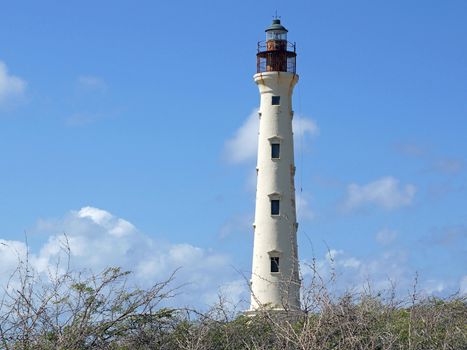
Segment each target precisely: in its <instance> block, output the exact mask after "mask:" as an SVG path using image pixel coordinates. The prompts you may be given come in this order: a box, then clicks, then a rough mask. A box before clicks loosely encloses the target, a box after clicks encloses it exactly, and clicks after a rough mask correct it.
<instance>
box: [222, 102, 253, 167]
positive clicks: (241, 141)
mask: <svg viewBox="0 0 467 350" xmlns="http://www.w3.org/2000/svg"><path fill="white" fill-rule="evenodd" d="M258 130H259V118H258V109H257V108H255V109H254V110H253V111H252V112H251V113H250V115H249V116H248V118H247V119H246V120H245V122H244V123H243V124H242V126H241V127H240V128H239V129H237V131H236V132H235V134H234V136H233V137H232V138H231V139H229V140H227V142H226V143H225V153H226V156H227V157H228V161H229V162H231V163H242V162H245V161H250V160H252V159H255V158H256V152H257V148H258Z"/></svg>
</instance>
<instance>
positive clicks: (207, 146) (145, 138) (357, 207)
mask: <svg viewBox="0 0 467 350" xmlns="http://www.w3.org/2000/svg"><path fill="white" fill-rule="evenodd" d="M276 9H277V11H278V14H279V15H280V16H281V18H282V21H283V23H284V25H285V26H286V27H287V28H288V29H289V40H292V41H295V42H296V43H297V50H298V58H297V71H298V73H299V75H300V82H299V84H298V86H297V88H296V90H295V93H294V109H295V112H296V115H297V118H296V122H297V124H296V129H295V135H296V140H295V141H296V145H297V150H296V165H297V179H296V181H297V185H298V186H297V190H298V192H299V193H298V195H299V200H298V202H299V205H300V206H301V207H300V210H299V222H300V228H299V231H300V234H299V246H300V256H301V258H302V259H303V260H304V261H305V262H306V261H308V262H309V261H311V259H312V257H313V256H315V257H316V258H317V259H318V260H319V261H320V262H321V263H322V266H323V271H322V273H323V274H326V273H328V270H326V269H328V267H327V266H328V265H329V260H330V257H331V256H332V257H334V259H332V260H333V261H334V264H336V265H337V266H338V267H339V269H340V270H339V271H340V274H341V279H342V286H346V287H347V286H356V285H359V284H360V283H361V282H362V281H363V280H366V279H370V280H372V281H374V283H375V284H376V285H380V286H383V287H384V286H385V285H386V284H385V281H386V282H387V281H388V280H389V279H391V280H396V282H397V283H398V285H399V286H400V290H401V291H402V292H403V291H406V290H407V289H408V288H409V286H410V285H411V281H412V280H413V278H414V275H415V273H416V272H418V274H419V276H420V277H419V281H420V284H421V288H423V289H425V290H426V291H427V292H429V293H435V294H436V293H440V294H443V293H444V294H447V293H451V292H452V291H456V290H463V291H464V292H465V291H466V290H467V271H466V266H467V259H466V256H467V255H466V253H467V252H466V249H467V248H466V246H467V242H466V240H467V210H466V208H467V199H466V198H467V196H466V195H467V185H466V183H467V175H466V171H467V169H466V161H467V138H466V136H465V135H466V134H467V121H466V118H467V46H466V45H465V38H466V37H467V15H466V14H467V3H466V2H465V1H461V0H451V1H434V0H428V1H421V0H419V1H402V0H394V1H369V0H368V1H363V0H356V1H351V2H350V1H344V0H341V1H288V2H279V1H267V2H266V1H254V2H250V1H235V2H233V1H232V2H226V1H225V2H221V1H198V2H188V1H186V2H183V1H179V2H152V1H141V2H138V3H137V4H135V2H130V1H100V2H95V1H80V2H79V3H78V2H76V3H74V4H70V3H67V4H64V3H63V2H59V1H41V2H33V1H29V2H28V1H21V2H19V1H18V2H8V3H5V4H3V5H2V11H1V12H0V62H1V63H0V215H1V217H0V239H2V240H3V241H2V242H4V243H6V244H7V245H6V246H2V248H1V249H2V250H1V251H0V272H2V273H3V274H5V273H6V272H7V271H9V270H8V269H10V268H11V267H12V266H13V265H14V262H15V259H14V257H13V255H12V254H13V253H12V252H11V251H12V249H10V250H8V249H9V248H8V247H10V248H11V247H17V249H16V250H17V251H21V249H22V247H23V246H22V245H21V244H22V243H20V242H22V241H23V240H24V233H25V232H26V233H27V235H28V240H29V243H30V245H31V251H32V253H33V255H34V258H35V259H36V261H37V264H38V266H39V267H40V266H42V268H43V267H44V266H46V265H47V263H48V262H50V261H52V260H53V258H54V257H56V252H55V250H54V247H55V246H54V244H55V243H56V242H57V241H56V240H57V237H58V236H59V235H60V234H62V233H63V232H66V233H67V234H68V235H69V236H70V237H72V238H74V239H75V240H74V242H75V244H76V247H75V249H76V251H77V252H81V253H79V254H78V253H76V254H75V255H76V256H75V257H74V258H73V259H74V261H75V262H76V265H77V266H78V267H89V268H93V269H96V270H99V269H100V268H103V266H105V264H108V263H112V264H121V265H124V266H125V267H127V268H130V269H132V270H136V271H139V272H140V276H143V275H145V276H146V278H145V279H146V280H151V279H154V280H155V279H157V278H162V276H164V274H166V273H168V272H169V271H170V270H171V269H173V268H176V267H179V266H182V272H180V273H179V276H180V277H179V280H182V281H183V280H187V279H188V280H190V282H191V285H192V287H190V288H191V289H190V291H189V293H188V292H187V294H189V295H187V296H186V298H185V299H184V300H183V302H185V303H190V302H192V300H193V298H195V297H193V296H194V295H199V296H200V298H201V299H200V300H203V302H205V303H209V302H210V301H211V300H212V298H213V297H212V296H213V295H215V293H216V290H217V289H218V288H219V287H220V288H226V289H228V291H229V293H231V294H232V295H233V297H239V296H240V295H245V294H244V290H243V289H242V288H243V287H242V282H243V280H242V277H241V274H239V271H240V272H242V273H244V274H245V275H248V274H249V269H250V258H251V249H252V227H251V223H252V221H253V214H254V177H252V176H253V174H254V168H255V155H254V147H255V127H256V124H255V120H254V117H251V115H252V114H254V111H255V108H257V107H258V103H259V97H258V92H257V88H256V86H255V84H254V82H253V80H252V76H253V74H254V73H255V64H256V62H255V53H256V51H255V50H256V43H257V41H258V40H263V38H264V29H265V28H266V27H267V26H268V25H269V24H270V22H271V19H272V16H273V15H274V13H275V11H276ZM252 150H253V152H252ZM54 242H55V243H54ZM118 247H120V248H121V249H119V248H118ZM72 248H73V247H72ZM2 257H3V258H2ZM2 259H3V262H2ZM1 266H3V268H2V267H1ZM138 269H139V270H138ZM303 273H304V275H305V276H306V274H307V270H306V267H304V268H303ZM226 286H227V287H226ZM242 293H243V294H242ZM190 298H191V299H190ZM203 298H204V299H203ZM195 299H196V298H195Z"/></svg>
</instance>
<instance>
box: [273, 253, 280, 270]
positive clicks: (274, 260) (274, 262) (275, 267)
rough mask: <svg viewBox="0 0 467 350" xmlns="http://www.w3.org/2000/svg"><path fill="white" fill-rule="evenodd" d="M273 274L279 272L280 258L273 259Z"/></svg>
mask: <svg viewBox="0 0 467 350" xmlns="http://www.w3.org/2000/svg"><path fill="white" fill-rule="evenodd" d="M271 272H279V257H278V256H272V257H271Z"/></svg>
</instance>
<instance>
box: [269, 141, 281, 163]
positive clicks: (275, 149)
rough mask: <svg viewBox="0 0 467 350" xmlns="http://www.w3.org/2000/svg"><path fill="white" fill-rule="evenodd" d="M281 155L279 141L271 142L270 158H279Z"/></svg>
mask: <svg viewBox="0 0 467 350" xmlns="http://www.w3.org/2000/svg"><path fill="white" fill-rule="evenodd" d="M280 155H281V144H280V143H271V158H272V159H279V158H280Z"/></svg>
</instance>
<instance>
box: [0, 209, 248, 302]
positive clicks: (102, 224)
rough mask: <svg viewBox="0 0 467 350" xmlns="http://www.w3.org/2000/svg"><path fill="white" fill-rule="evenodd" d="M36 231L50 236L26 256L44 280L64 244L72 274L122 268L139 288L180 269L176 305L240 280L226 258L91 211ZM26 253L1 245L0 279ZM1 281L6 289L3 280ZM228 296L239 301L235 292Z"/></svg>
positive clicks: (15, 245)
mask: <svg viewBox="0 0 467 350" xmlns="http://www.w3.org/2000/svg"><path fill="white" fill-rule="evenodd" d="M35 231H36V232H37V233H43V234H47V235H48V239H47V241H46V242H44V243H43V244H42V246H40V247H39V249H34V250H32V251H31V252H30V255H29V261H30V262H31V264H32V266H33V267H34V268H35V270H36V271H37V272H38V273H40V274H44V275H47V273H48V272H49V271H50V269H53V267H54V266H55V264H56V262H57V261H59V260H60V261H62V262H63V261H64V259H66V250H64V247H66V246H67V245H68V247H69V249H70V259H71V260H70V262H71V266H72V268H73V269H75V270H88V271H89V270H91V271H93V272H100V271H102V270H104V269H105V268H107V267H109V266H120V267H122V268H123V269H125V270H130V271H133V273H134V274H133V282H134V283H136V284H138V285H141V286H143V287H144V286H149V285H150V284H153V283H156V282H160V281H162V280H165V279H166V278H168V277H169V276H170V274H171V273H172V272H174V271H175V270H177V269H178V271H177V273H176V275H175V282H174V285H182V284H183V285H184V287H183V289H182V290H181V293H180V295H179V296H178V297H177V302H178V303H179V305H180V304H185V305H198V306H200V305H204V304H207V303H208V302H210V301H211V299H212V294H213V293H216V291H217V290H219V289H222V288H228V287H229V286H230V285H231V283H232V281H235V280H236V279H238V273H237V272H236V271H235V270H234V269H232V268H231V261H230V258H229V257H228V256H226V255H223V254H218V253H215V252H212V251H209V250H206V249H203V248H200V247H196V246H193V245H191V244H188V243H181V244H173V243H169V242H164V241H158V240H157V239H154V238H152V237H149V236H147V235H144V234H143V233H141V232H139V231H138V229H137V228H136V227H135V226H134V225H133V224H131V223H130V222H128V221H127V220H124V219H122V218H119V217H116V216H115V215H112V214H111V213H109V212H108V211H105V210H102V209H98V208H94V207H84V208H81V209H80V210H77V211H71V212H70V213H68V214H67V215H65V217H63V218H60V219H58V220H42V221H40V222H39V223H38V225H37V227H36V229H35ZM64 232H65V233H66V236H65V235H64V234H63V233H64ZM25 254H26V246H25V244H24V243H22V242H18V241H5V240H0V276H9V275H10V274H11V273H12V272H13V271H14V269H15V268H16V267H17V266H18V262H19V260H21V259H24V257H25ZM0 282H1V284H2V285H4V284H5V283H6V280H5V279H2V280H0ZM246 290H247V288H246V285H245V291H246ZM237 292H238V289H237ZM232 295H233V296H235V297H238V293H233V294H232Z"/></svg>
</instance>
